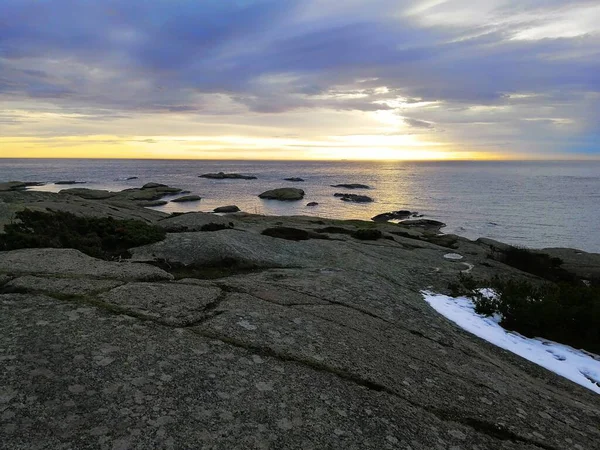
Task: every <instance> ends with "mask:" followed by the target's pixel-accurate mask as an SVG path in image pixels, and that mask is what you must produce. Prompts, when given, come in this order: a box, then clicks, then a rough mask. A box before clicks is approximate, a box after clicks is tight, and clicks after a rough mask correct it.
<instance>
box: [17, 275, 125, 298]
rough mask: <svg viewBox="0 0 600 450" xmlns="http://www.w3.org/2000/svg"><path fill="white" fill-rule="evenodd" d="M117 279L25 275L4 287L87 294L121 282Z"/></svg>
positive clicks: (29, 290)
mask: <svg viewBox="0 0 600 450" xmlns="http://www.w3.org/2000/svg"><path fill="white" fill-rule="evenodd" d="M123 283H124V282H123V281H117V280H96V279H87V278H80V277H77V278H51V277H40V276H33V275H25V276H22V277H18V278H15V279H14V280H12V281H10V282H9V283H8V284H7V285H6V288H10V289H16V290H17V291H23V290H24V291H28V292H47V293H51V294H52V293H55V294H56V293H58V294H63V295H87V294H91V293H94V292H99V291H105V290H108V289H112V288H115V287H117V286H120V285H121V284H123Z"/></svg>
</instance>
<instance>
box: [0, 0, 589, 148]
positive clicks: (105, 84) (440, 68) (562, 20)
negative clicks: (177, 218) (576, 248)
mask: <svg viewBox="0 0 600 450" xmlns="http://www.w3.org/2000/svg"><path fill="white" fill-rule="evenodd" d="M599 15H600V8H599V7H598V5H597V3H596V2H593V1H573V2H568V3H566V2H565V1H559V0H544V1H542V0H524V1H521V2H516V1H508V0H490V1H488V2H482V3H481V2H480V3H477V4H474V3H473V2H472V1H467V0H449V1H437V2H430V1H420V2H413V1H404V0H393V1H392V0H373V1H372V2H364V1H358V0H348V1H347V2H344V7H343V8H342V7H340V6H339V2H337V1H333V0H239V1H236V2H223V1H218V0H207V1H203V2H197V1H192V0H178V1H175V2H173V1H170V0H155V1H146V0H130V1H128V2H121V1H117V0H107V1H103V2H79V1H75V0H52V1H49V0H3V1H2V2H0V18H2V19H0V101H2V102H3V103H5V104H6V103H7V102H13V103H15V104H16V103H19V107H18V108H16V109H18V110H19V111H20V112H19V113H16V115H14V116H6V115H4V116H3V119H2V120H3V123H10V124H11V129H15V128H17V127H18V126H20V124H21V122H22V121H23V119H24V117H25V111H28V113H29V114H30V116H31V117H37V116H36V113H39V112H40V111H46V112H48V111H52V113H53V114H58V115H61V114H70V113H81V112H82V111H85V113H83V114H80V115H79V116H78V118H77V119H75V118H74V117H73V116H69V117H70V118H69V119H68V121H67V122H66V123H65V126H64V128H61V129H60V130H59V131H57V132H60V133H65V132H75V131H77V130H79V131H77V132H84V130H85V128H86V127H88V128H89V130H90V133H92V132H97V127H98V123H106V122H114V123H117V122H119V121H120V122H119V123H125V122H127V123H129V122H128V121H129V120H130V119H132V118H133V119H135V118H137V119H139V120H142V118H146V119H148V118H149V117H150V116H151V115H160V116H161V117H164V116H167V115H173V116H177V117H178V118H179V120H181V117H183V116H185V117H186V123H187V121H189V122H190V123H193V122H194V121H196V123H197V124H198V128H201V127H200V122H199V121H202V123H203V124H209V123H212V122H213V121H218V122H219V123H222V124H224V123H225V121H226V122H227V123H229V124H230V125H231V126H232V127H234V128H235V129H237V130H240V132H248V130H247V129H244V128H243V127H242V125H243V124H244V123H247V122H248V121H253V122H256V123H258V122H259V121H260V120H263V121H265V120H267V121H269V123H278V124H279V125H278V126H279V127H280V130H279V131H281V133H292V134H301V133H302V132H306V131H302V130H301V129H300V128H302V127H304V125H300V124H302V123H305V122H306V123H309V122H310V123H313V124H314V123H318V122H319V117H323V118H326V117H332V116H333V115H335V114H346V115H347V117H350V116H351V117H353V120H354V118H356V117H358V116H357V114H362V115H363V116H362V117H363V118H364V119H363V122H364V123H365V124H368V126H370V127H371V128H370V130H365V133H366V134H369V133H383V134H387V133H390V132H398V129H400V130H402V129H403V128H402V126H403V124H404V126H405V127H406V128H407V133H410V132H411V131H410V129H418V130H419V132H420V133H429V135H430V136H434V137H436V138H438V139H441V140H444V142H445V141H446V140H451V141H452V143H454V144H455V145H456V146H461V145H470V146H478V147H486V146H487V147H489V148H493V147H495V146H503V147H506V146H512V148H513V149H515V151H530V150H531V149H532V148H533V149H535V148H540V149H541V148H545V149H548V151H554V150H553V149H556V151H558V150H559V149H560V151H569V145H568V143H569V142H580V141H581V142H586V144H585V145H586V147H585V148H586V149H588V148H589V139H588V138H587V137H588V136H594V135H597V134H598V132H599V131H600V125H599V123H598V121H597V117H598V115H597V114H598V111H599V106H598V105H600V96H599V95H598V93H599V92H600V77H598V76H597V74H598V73H600V50H599V49H600V25H599V23H600V20H596V19H598V16H599ZM594 18H596V19H594ZM388 113H389V114H388ZM298 114H305V115H311V117H306V118H303V119H302V120H299V117H300V116H299V115H298ZM17 116H18V117H17ZM38 116H39V114H38ZM275 116H277V119H274V117H275ZM216 117H220V118H219V119H218V120H217V119H214V120H213V119H212V118H216ZM46 118H47V117H46ZM42 119H43V117H42ZM42 119H39V117H38V118H36V119H35V120H42ZM32 120H33V119H31V120H30V121H29V125H32V124H33V122H32ZM324 120H327V119H324ZM374 120H375V122H377V120H380V123H379V124H376V123H374ZM124 121H125V122H124ZM295 123H296V124H299V125H294V124H295ZM115 126H116V125H115ZM365 126H366V125H365ZM236 127H237V128H236ZM335 127H336V130H337V129H338V128H337V127H338V124H337V123H336V125H335ZM50 128H51V127H50V126H48V128H47V129H43V130H41V132H43V133H46V132H50V131H49V130H50ZM305 128H306V129H310V128H311V127H310V126H308V125H306V127H305ZM178 129H179V128H178V127H173V132H179V131H177V130H178ZM34 130H35V129H32V132H34ZM269 131H274V130H269ZM413 131H414V130H413ZM275 133H277V131H275ZM96 134H97V133H96ZM577 148H578V147H577V145H574V146H573V151H576V150H577ZM565 149H566V150H565Z"/></svg>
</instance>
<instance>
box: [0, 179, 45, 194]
mask: <svg viewBox="0 0 600 450" xmlns="http://www.w3.org/2000/svg"><path fill="white" fill-rule="evenodd" d="M44 184H46V183H41V182H37V181H8V182H6V183H0V192H6V191H21V190H24V189H26V188H28V187H31V186H43V185H44Z"/></svg>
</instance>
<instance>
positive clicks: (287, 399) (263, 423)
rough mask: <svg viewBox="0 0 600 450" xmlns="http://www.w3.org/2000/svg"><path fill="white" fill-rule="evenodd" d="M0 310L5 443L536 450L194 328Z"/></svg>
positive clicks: (27, 301) (52, 307) (80, 313)
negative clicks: (230, 342) (206, 334)
mask: <svg viewBox="0 0 600 450" xmlns="http://www.w3.org/2000/svg"><path fill="white" fill-rule="evenodd" d="M0 317H2V328H1V330H2V332H1V333H0V349H2V350H1V353H0V360H1V361H2V367H3V370H1V371H0V411H1V413H0V417H1V421H0V436H2V439H1V440H0V447H2V448H6V449H22V450H25V449H55V448H65V449H67V448H72V449H83V448H86V449H88V448H89V449H109V450H111V449H136V450H137V449H140V450H141V449H148V448H161V449H163V448H164V449H185V448H199V449H201V448H207V449H209V448H210V449H227V450H230V449H231V450H237V449H244V450H246V449H273V450H275V449H313V450H318V449H338V448H339V449H348V450H380V449H407V448H412V449H414V450H430V449H449V448H452V447H453V446H454V447H456V448H465V449H473V448H480V449H488V448H490V449H491V448H494V449H495V448H499V449H500V448H502V449H521V448H530V449H532V450H533V449H535V448H536V447H534V446H531V445H527V444H526V443H519V442H513V441H510V440H501V439H499V438H497V437H494V436H493V435H488V434H485V433H483V432H480V431H477V430H475V429H474V428H472V427H470V426H467V425H464V424H460V423H457V422H455V421H453V420H452V418H451V417H450V418H443V417H438V416H436V415H435V414H433V413H432V412H428V411H426V410H425V409H423V408H422V407H421V406H420V405H418V404H413V403H412V402H410V401H406V400H404V399H402V398H399V397H397V396H394V395H391V394H388V393H386V392H381V391H376V390H374V389H370V388H368V387H366V386H363V385H360V384H357V383H356V382H354V381H353V380H348V379H344V378H342V377H340V376H338V375H336V374H335V373H331V372H328V371H325V370H317V369H315V368H314V367H310V366H308V365H306V364H303V363H298V362H295V361H291V360H282V359H279V358H275V357H269V356H265V355H260V354H257V353H254V352H253V351H252V350H251V349H245V348H243V347H240V346H234V345H230V344H227V343H224V342H221V341H218V340H214V339H210V338H207V337H204V336H202V335H198V334H196V333H194V332H192V331H191V330H184V329H173V328H170V327H166V326H159V325H157V324H155V323H152V322H148V321H145V322H143V321H139V320H137V319H134V318H131V317H127V316H118V315H117V316H115V315H112V314H109V313H106V312H104V311H103V310H101V309H97V308H94V307H81V306H80V305H74V304H72V303H68V302H61V301H57V300H54V299H51V298H48V297H42V296H37V297H33V296H28V295H0ZM553 423H554V422H548V425H549V426H551V425H552V424H553ZM570 436H571V438H572V440H571V442H573V443H574V444H581V445H583V446H584V447H583V448H592V447H591V445H592V444H595V442H594V441H591V440H589V436H588V435H585V434H584V435H582V436H573V433H571V434H570ZM571 438H569V439H571ZM563 442H564V441H563ZM566 445H567V444H566V442H565V446H566ZM567 447H568V446H567ZM567 447H563V448H567ZM568 448H574V447H568Z"/></svg>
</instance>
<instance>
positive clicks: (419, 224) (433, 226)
mask: <svg viewBox="0 0 600 450" xmlns="http://www.w3.org/2000/svg"><path fill="white" fill-rule="evenodd" d="M399 225H402V226H403V227H411V228H412V227H416V228H424V229H426V230H434V231H437V230H439V229H440V228H444V227H445V226H446V224H445V223H444V222H440V221H438V220H432V219H414V220H403V221H402V222H400V223H399Z"/></svg>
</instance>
